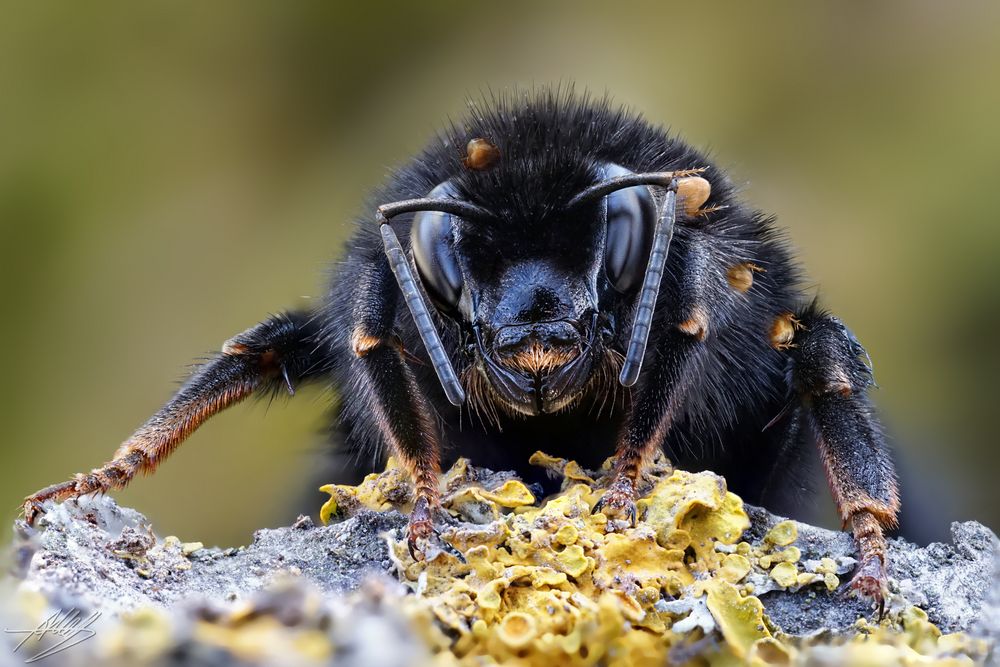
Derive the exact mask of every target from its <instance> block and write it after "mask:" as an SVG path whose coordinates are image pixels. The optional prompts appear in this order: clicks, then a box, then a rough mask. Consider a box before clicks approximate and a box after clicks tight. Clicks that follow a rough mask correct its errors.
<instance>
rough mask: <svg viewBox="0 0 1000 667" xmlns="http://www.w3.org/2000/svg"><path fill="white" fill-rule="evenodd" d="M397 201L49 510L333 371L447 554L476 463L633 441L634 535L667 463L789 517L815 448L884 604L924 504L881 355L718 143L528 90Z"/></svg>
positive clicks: (451, 146) (345, 408)
mask: <svg viewBox="0 0 1000 667" xmlns="http://www.w3.org/2000/svg"><path fill="white" fill-rule="evenodd" d="M373 201H374V204H375V208H374V215H372V216H366V217H363V218H362V219H359V220H357V221H356V225H355V230H354V233H353V235H352V237H351V238H350V241H349V242H348V244H347V248H346V256H345V257H344V258H343V260H342V261H340V262H338V263H337V264H336V265H335V266H334V270H333V278H332V281H331V283H330V287H329V290H328V292H327V293H326V296H325V297H324V298H323V299H322V300H321V301H320V302H318V303H317V304H316V305H315V307H314V308H312V309H310V310H304V311H290V312H285V313H282V314H279V315H275V316H272V317H269V318H268V319H266V320H264V321H263V322H261V323H260V324H257V325H256V326H254V327H251V328H250V329H248V330H246V331H244V332H243V333H240V334H238V335H236V336H235V337H233V338H232V339H230V340H229V341H227V342H226V343H225V344H224V346H223V348H222V350H221V352H220V353H218V354H217V355H215V356H214V358H212V359H211V360H209V361H208V362H207V363H205V364H203V365H201V366H200V367H199V368H198V369H197V370H196V371H195V372H194V373H193V375H192V376H191V377H190V379H189V380H188V381H187V382H186V383H185V384H184V385H183V386H182V387H181V388H180V389H179V390H178V392H177V393H176V395H175V396H174V397H173V398H172V399H171V400H170V401H169V402H168V403H167V404H166V405H165V406H164V407H163V408H162V409H160V410H159V411H158V412H157V413H156V414H155V415H153V416H152V417H151V418H150V419H149V420H148V421H147V422H146V423H145V424H143V425H142V426H141V427H140V428H139V429H138V430H137V431H136V432H135V433H134V434H133V435H132V436H131V437H129V438H128V439H127V440H126V441H125V442H124V443H123V444H122V445H121V446H120V447H119V448H118V450H117V451H116V452H115V454H114V456H113V457H112V458H111V460H110V461H108V462H107V463H105V464H104V465H102V466H100V467H98V468H95V469H93V470H92V471H91V472H89V473H81V474H77V475H76V476H74V477H73V478H71V479H70V480H69V481H65V482H62V483H59V484H55V485H53V486H50V487H47V488H45V489H42V490H40V491H38V492H37V493H35V494H33V495H31V496H29V497H28V498H27V499H26V500H25V503H24V513H25V517H26V519H27V520H28V521H29V522H31V521H33V520H34V519H35V517H36V516H37V515H38V513H39V512H41V511H44V506H43V503H45V502H46V501H49V500H63V499H66V498H71V497H75V496H80V495H83V494H88V493H95V492H106V491H109V490H112V489H119V488H122V487H124V486H125V485H126V484H127V483H128V482H129V481H130V480H131V479H132V478H133V477H135V476H136V475H137V474H138V473H148V472H151V471H152V470H154V469H155V468H156V466H157V465H159V463H160V462H161V461H162V460H163V459H164V458H165V457H166V456H168V455H169V454H170V453H171V452H172V451H173V450H174V449H176V447H177V446H178V445H179V444H180V443H181V442H182V441H183V440H184V439H185V438H186V437H187V436H188V435H190V434H191V433H192V432H193V431H194V430H195V429H196V428H198V426H199V425H200V424H201V423H202V422H204V421H205V420H206V419H208V418H209V417H211V416H212V415H214V414H215V413H217V412H219V411H221V410H223V409H224V408H226V407H228V406H230V405H233V404H234V403H237V402H239V401H242V400H244V399H246V398H248V397H250V396H253V395H255V394H256V395H262V394H263V395H266V394H273V393H275V392H283V391H287V392H288V393H289V394H294V392H295V389H296V388H297V387H298V386H300V385H301V384H303V383H307V382H320V383H324V384H325V385H327V386H328V387H330V388H331V389H332V390H334V391H336V392H337V394H338V395H339V396H340V399H341V401H340V403H341V404H340V407H339V413H338V415H337V424H338V429H339V430H340V431H341V433H342V435H343V440H344V443H345V444H346V446H348V447H350V448H354V449H362V450H367V451H371V452H374V453H376V454H380V453H382V452H384V451H386V450H388V451H389V452H392V453H393V454H394V455H395V456H396V457H397V458H398V459H399V460H400V461H401V462H402V463H403V464H404V465H405V466H406V468H407V469H408V470H409V473H410V475H411V477H412V480H413V485H414V494H415V495H414V498H415V503H414V509H413V512H412V515H411V517H410V522H409V530H408V539H409V543H410V546H411V551H415V552H416V551H420V550H421V549H422V548H423V545H424V544H426V540H430V539H438V538H436V537H435V536H436V533H435V530H434V526H435V522H436V521H439V518H438V516H437V514H438V511H439V509H440V497H439V494H440V491H439V484H438V481H439V475H440V471H441V468H442V465H444V464H447V463H448V462H449V461H450V460H453V459H454V458H456V457H458V456H468V457H470V458H471V459H472V461H473V462H474V463H476V464H477V465H481V466H489V467H492V468H495V469H515V470H519V471H520V472H521V473H522V474H523V475H525V477H526V478H528V479H529V480H531V479H532V476H536V477H537V476H538V475H539V473H538V472H537V471H532V470H526V469H525V468H526V462H527V460H528V457H529V454H530V453H531V452H533V451H535V450H536V449H544V450H546V451H549V452H551V453H554V454H560V455H565V456H570V457H572V458H575V459H577V460H578V461H581V462H582V463H584V464H590V465H593V464H594V463H596V462H599V461H600V460H601V459H603V458H605V457H606V456H608V455H609V454H610V453H612V452H613V453H614V476H613V479H614V481H613V483H612V484H611V485H610V486H609V488H608V489H607V491H606V493H605V494H604V496H603V497H602V499H601V500H600V502H599V503H598V506H597V507H595V508H594V509H595V511H602V512H604V513H605V514H606V515H608V516H609V517H610V518H612V519H617V520H632V521H634V520H635V513H636V505H635V500H636V493H637V485H638V483H639V480H640V477H641V473H642V471H643V467H644V465H646V462H647V461H648V460H649V459H650V457H651V455H652V454H653V453H654V452H655V451H656V450H657V449H659V448H662V449H663V450H665V451H666V453H667V454H668V456H669V457H670V458H671V459H672V460H674V461H676V462H678V463H680V464H681V465H690V466H701V467H711V468H712V469H713V470H716V471H717V472H719V473H720V474H723V475H725V476H726V478H727V481H728V483H729V485H730V487H731V488H732V489H733V490H734V491H736V492H737V493H740V494H741V495H743V496H744V497H745V498H747V499H748V500H752V501H756V502H760V503H762V504H764V505H767V506H769V507H771V508H772V509H775V508H777V509H780V508H781V505H782V503H783V502H786V503H787V496H788V494H786V493H785V491H786V490H787V489H788V488H789V487H790V486H794V484H790V483H789V479H790V476H791V475H792V474H793V471H794V468H795V466H794V461H795V460H796V458H797V454H798V453H799V452H801V451H802V448H803V447H809V446H813V447H816V448H818V450H819V454H820V458H821V460H822V462H823V464H824V468H825V472H826V476H827V479H828V481H829V485H830V488H831V490H832V494H833V499H834V501H835V502H836V505H837V508H838V510H839V513H840V516H841V518H842V519H843V521H844V525H845V527H846V526H848V525H849V526H850V527H851V530H852V531H853V534H854V537H855V539H856V541H857V547H858V552H859V565H858V568H857V572H856V574H855V576H854V578H853V580H852V582H851V584H850V585H851V587H852V588H853V589H855V590H857V591H859V592H860V593H862V594H864V595H868V596H871V597H872V598H874V599H875V600H876V601H879V602H881V601H882V600H883V597H884V589H885V583H886V568H887V564H886V543H885V537H884V530H885V529H887V528H891V527H893V526H894V525H895V523H896V517H897V513H898V510H899V495H898V491H897V483H896V475H895V472H894V468H893V463H892V460H891V455H890V452H889V450H888V447H887V444H886V442H885V439H884V437H883V434H882V431H881V428H880V425H879V423H878V421H877V419H876V417H875V415H874V410H873V406H872V403H871V402H870V399H869V397H868V396H867V390H868V389H869V387H870V386H871V385H872V384H873V382H874V380H873V377H872V372H871V367H870V360H869V359H868V355H867V353H866V352H865V350H864V348H863V347H862V346H861V344H860V343H859V342H858V340H857V338H855V336H854V335H853V334H852V333H851V332H850V330H849V329H848V328H847V327H846V326H845V325H844V324H843V323H842V322H841V321H839V320H838V319H837V318H835V317H833V316H832V315H830V314H828V313H827V312H825V311H824V310H822V309H821V308H820V307H819V306H818V305H817V303H816V302H815V301H814V300H811V299H810V298H808V296H807V295H806V294H805V293H804V290H803V288H802V285H801V283H802V280H801V273H800V271H799V269H798V267H797V265H796V263H795V261H794V258H793V256H792V254H791V252H790V250H789V248H788V246H787V244H786V242H785V241H784V240H783V236H782V233H781V231H780V230H779V229H778V228H777V227H776V226H775V224H774V221H773V220H772V219H771V218H770V217H768V216H766V215H764V214H762V213H760V212H758V211H756V210H754V209H752V208H751V207H749V206H748V205H747V204H746V203H744V202H743V201H741V200H740V199H739V198H738V197H737V193H736V190H735V188H734V186H733V184H732V183H731V182H730V180H729V179H728V178H727V176H726V175H725V174H724V173H723V172H722V171H721V170H720V169H719V168H718V167H717V166H715V165H714V164H712V162H711V161H710V160H709V159H708V158H707V157H706V156H705V155H704V154H703V153H701V152H699V151H697V150H695V149H693V148H691V147H690V146H688V145H687V144H685V143H684V142H683V141H681V140H680V139H678V138H676V137H674V136H671V135H669V134H668V133H667V132H665V131H664V130H663V129H661V128H659V127H657V126H655V125H653V124H651V123H649V122H647V121H646V120H644V119H643V118H641V117H640V116H639V115H637V114H635V113H632V112H631V111H629V110H626V109H621V108H616V107H614V106H612V105H611V104H610V103H609V102H607V101H598V102H595V101H591V100H588V99H581V98H575V97H573V96H571V95H565V94H560V93H558V92H552V91H543V92H541V93H537V94H524V95H522V94H513V95H510V96H507V97H502V98H499V99H490V100H487V101H485V102H484V103H482V104H474V105H472V106H471V107H470V111H469V113H468V116H467V117H466V118H465V119H464V120H462V121H461V122H459V123H456V124H454V125H452V126H450V127H448V128H447V129H446V130H444V131H443V132H442V133H441V134H440V135H439V136H438V137H436V138H435V139H434V140H433V141H431V142H430V145H429V146H428V147H427V148H426V149H425V150H424V151H423V152H422V153H420V154H419V155H417V156H416V157H414V158H413V159H412V160H410V161H409V162H408V163H407V164H405V165H403V166H402V167H400V168H399V169H397V170H395V171H394V172H393V173H392V174H391V176H390V177H389V179H388V181H387V182H386V183H385V184H384V185H383V186H382V188H381V189H379V190H378V191H377V192H376V193H375V196H374V200H373ZM538 481H539V483H544V480H538ZM783 499H784V500H783Z"/></svg>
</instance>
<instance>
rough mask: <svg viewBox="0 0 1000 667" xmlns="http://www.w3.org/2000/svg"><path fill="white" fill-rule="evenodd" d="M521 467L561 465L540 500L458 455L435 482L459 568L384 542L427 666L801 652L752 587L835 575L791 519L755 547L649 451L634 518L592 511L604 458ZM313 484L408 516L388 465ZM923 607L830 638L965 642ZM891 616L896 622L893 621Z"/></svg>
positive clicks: (405, 493) (921, 648)
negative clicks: (585, 465)
mask: <svg viewBox="0 0 1000 667" xmlns="http://www.w3.org/2000/svg"><path fill="white" fill-rule="evenodd" d="M531 462H532V463H533V464H536V465H539V466H542V467H545V468H547V469H549V470H550V471H552V472H554V473H558V474H559V475H561V476H562V478H563V485H562V491H561V492H560V493H558V494H556V495H554V496H552V497H550V498H547V499H545V500H544V501H541V500H540V499H536V498H535V497H534V496H533V495H532V493H531V491H530V490H529V489H528V488H527V487H526V486H525V485H524V484H523V483H521V482H520V481H518V480H517V479H515V478H512V477H511V476H510V475H493V474H490V473H488V472H483V471H477V470H475V469H473V468H472V467H471V466H470V465H469V463H468V462H467V461H466V460H460V461H459V462H458V463H457V464H456V465H455V466H454V467H453V468H452V469H451V470H450V471H449V472H448V473H447V474H446V475H445V476H444V478H443V480H442V494H443V504H444V507H445V509H446V510H447V511H448V512H449V513H450V514H451V515H452V516H453V517H455V518H456V519H457V521H456V522H455V524H454V525H453V526H444V525H442V526H441V528H442V535H443V538H444V539H445V540H446V541H447V542H448V543H450V544H451V545H453V546H454V547H456V548H457V549H458V550H459V551H461V552H462V554H464V557H465V562H462V561H461V560H460V559H459V558H457V557H456V556H454V555H452V554H450V553H448V552H447V551H445V550H441V549H438V548H436V547H434V546H433V545H431V546H429V547H428V549H427V551H426V559H424V560H421V561H414V560H413V559H412V558H411V557H410V555H409V552H408V550H407V547H406V544H405V541H398V540H396V539H393V538H387V539H388V542H389V551H390V555H391V557H392V559H393V561H394V562H395V563H396V567H397V571H398V573H399V576H400V579H401V580H402V581H403V582H404V583H406V584H408V585H409V587H410V588H411V589H412V590H413V592H414V595H413V596H412V597H410V596H408V597H407V598H406V599H405V601H404V603H403V604H404V607H405V609H406V610H407V612H406V613H407V614H408V616H409V617H410V618H411V619H412V620H413V622H414V623H415V625H416V627H417V628H418V629H419V632H420V634H421V636H424V637H428V638H429V640H428V643H429V647H430V648H431V649H432V650H433V651H435V652H436V654H437V658H436V661H437V662H438V663H440V664H470V665H473V664H475V665H482V664H496V663H503V664H515V665H525V666H527V665H544V666H545V667H551V666H552V665H594V664H609V663H612V664H622V665H646V664H649V665H662V664H665V663H666V661H668V660H669V661H670V662H672V663H674V662H676V663H684V662H689V661H691V660H695V662H696V663H698V664H704V663H710V664H727V665H728V664H739V663H744V662H745V663H748V664H760V665H763V664H791V663H792V662H795V661H796V660H799V659H800V658H803V657H804V656H805V654H806V653H808V651H809V650H810V648H809V647H805V646H802V645H799V642H797V641H796V640H794V639H793V638H790V637H788V636H787V635H783V634H781V633H780V630H779V629H778V628H776V627H774V626H773V624H771V623H770V622H769V621H768V620H767V619H766V617H765V615H764V608H763V605H762V604H761V602H760V600H759V599H757V598H756V597H755V596H754V595H753V594H752V593H753V588H754V587H753V585H752V584H750V583H749V581H748V578H750V577H752V576H755V581H757V582H762V581H770V584H769V585H770V586H771V587H772V588H792V589H797V588H799V587H802V586H809V585H814V584H815V585H817V586H820V587H824V586H825V587H827V588H829V589H831V590H832V589H833V588H836V587H837V586H838V585H839V583H840V581H839V579H838V577H837V575H836V573H835V572H836V564H835V563H834V562H833V561H832V560H831V559H823V560H822V561H821V562H820V565H819V566H818V567H813V568H812V571H805V569H804V568H802V567H801V566H800V564H799V562H798V561H799V558H800V552H799V549H798V548H797V547H795V546H793V545H792V543H793V542H794V541H795V540H796V539H797V531H796V525H795V523H794V522H791V521H786V522H782V523H779V524H777V525H776V526H774V527H773V528H772V530H771V531H770V532H769V533H768V534H767V536H766V537H765V539H764V541H763V543H762V545H760V546H753V545H750V544H749V543H747V542H740V538H741V536H742V534H743V532H744V531H745V530H746V529H747V528H748V527H749V525H750V522H749V519H748V517H747V515H746V513H745V512H744V510H743V502H742V501H741V500H740V498H738V497H737V496H736V495H734V494H732V493H729V492H728V491H727V490H726V485H725V481H724V480H723V479H722V478H721V477H718V476H717V475H714V474H712V473H709V472H702V473H688V472H683V471H680V470H672V469H671V468H670V466H669V464H668V463H667V462H666V461H665V460H663V459H660V458H658V459H657V460H656V461H655V462H654V464H653V465H652V466H651V469H650V471H649V473H648V474H647V475H646V477H645V478H644V480H643V489H644V495H643V496H642V498H641V499H640V500H639V501H638V503H637V506H638V511H639V521H638V523H637V525H636V526H635V527H631V526H628V525H626V524H623V523H619V522H614V521H609V519H608V518H607V517H606V516H604V515H603V514H592V513H591V512H592V509H593V507H594V505H595V503H596V502H597V501H598V500H599V499H600V497H601V495H602V493H603V487H605V486H606V483H607V477H608V475H607V473H608V471H609V464H608V463H606V464H605V466H604V467H603V468H602V470H601V471H598V472H596V473H592V472H589V471H585V470H583V469H582V468H580V466H579V465H577V464H576V463H574V462H572V461H565V460H562V459H556V458H553V457H549V456H547V455H544V454H542V453H540V452H539V453H536V454H535V455H534V456H533V457H532V459H531ZM323 490H324V491H326V492H327V493H329V494H330V496H331V497H330V500H328V501H327V503H326V504H325V505H324V506H323V508H322V510H321V517H322V518H323V520H324V521H327V520H329V518H330V517H331V516H340V517H343V516H350V515H351V514H353V513H354V512H355V511H357V510H358V509H359V508H370V509H375V510H386V509H389V508H391V507H395V508H398V509H400V510H402V511H408V510H409V507H410V503H411V502H412V496H411V494H410V491H409V485H408V483H407V481H406V478H405V474H404V473H403V471H402V470H401V469H400V468H398V467H397V466H396V464H395V462H393V461H390V463H389V466H388V468H387V469H386V471H385V472H383V473H381V474H378V475H369V476H368V477H367V478H366V479H365V480H364V481H363V482H362V483H361V484H360V485H359V486H357V487H349V486H339V485H328V486H324V487H323ZM911 609H912V608H911ZM920 613H922V612H919V610H913V611H906V612H904V613H903V615H902V616H903V617H905V618H896V619H891V618H890V619H887V620H886V621H885V622H884V623H883V625H885V626H886V627H885V628H873V627H870V626H869V627H867V628H865V629H863V630H862V629H860V626H859V632H858V638H859V641H862V640H863V642H862V643H857V642H848V643H846V644H845V645H844V646H840V647H837V648H836V651H838V652H839V654H838V655H840V656H842V659H841V658H838V660H837V662H838V664H853V663H858V664H860V663H867V662H870V661H871V660H872V659H878V660H881V659H882V658H884V657H885V655H891V656H893V657H894V659H898V660H899V661H901V664H909V663H910V662H919V663H920V664H925V663H928V662H933V661H934V659H935V658H936V657H937V656H939V655H941V656H943V655H944V654H946V653H948V654H950V655H951V656H952V657H953V658H954V656H955V655H956V649H955V646H956V645H963V644H962V642H963V641H966V640H965V639H964V638H963V637H962V636H956V635H952V636H948V637H944V638H942V637H941V636H940V632H937V629H936V628H934V626H933V625H931V624H930V623H928V622H927V621H926V616H923V617H922V620H921V617H920V616H919V614H920ZM907 614H909V616H907ZM914 614H916V615H914ZM897 616H899V615H898V614H897ZM893 623H895V624H896V626H898V628H899V629H900V630H901V631H902V632H893V631H891V630H889V629H888V628H889V627H890V626H891V625H892V624H893ZM442 630H443V632H442ZM935 633H936V634H935ZM824 650H833V649H832V648H831V647H825V649H824ZM695 657H696V659H695ZM956 664H961V663H956Z"/></svg>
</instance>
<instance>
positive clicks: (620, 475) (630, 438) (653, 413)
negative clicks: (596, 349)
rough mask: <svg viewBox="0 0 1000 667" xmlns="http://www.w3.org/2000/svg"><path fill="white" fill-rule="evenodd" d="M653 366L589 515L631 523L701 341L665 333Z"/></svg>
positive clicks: (693, 371) (693, 370)
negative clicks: (640, 488)
mask: <svg viewBox="0 0 1000 667" xmlns="http://www.w3.org/2000/svg"><path fill="white" fill-rule="evenodd" d="M658 347H659V349H658V355H657V356H658V358H657V364H656V366H651V367H650V368H648V369H647V370H646V372H645V373H644V375H643V376H640V379H639V383H638V384H637V385H636V387H635V388H634V389H633V392H632V403H631V406H630V407H629V412H628V414H627V416H626V418H625V424H624V426H623V428H622V432H621V434H620V435H619V438H618V446H617V449H616V450H615V463H614V473H613V477H612V481H611V485H610V486H609V487H608V490H607V491H606V492H605V494H604V496H602V497H601V500H600V501H599V502H598V503H597V505H595V507H594V512H603V513H604V514H605V515H607V516H608V518H614V519H619V520H623V519H628V520H629V521H630V522H631V523H633V524H634V523H635V519H636V509H635V500H636V493H637V490H638V488H637V487H638V484H639V478H640V475H641V474H642V471H643V470H644V469H645V467H646V466H647V465H648V463H649V461H650V460H651V459H652V457H653V454H654V453H655V452H656V449H657V448H658V447H660V446H662V444H663V441H664V438H665V437H666V434H667V432H668V431H669V430H670V427H671V425H672V424H673V422H674V419H675V418H676V416H677V414H678V411H679V409H680V407H681V405H682V404H683V401H684V398H685V396H686V395H687V393H688V390H689V388H690V386H691V384H692V381H693V380H694V379H695V378H696V374H697V370H698V368H699V364H698V363H697V358H698V354H699V352H700V350H702V349H703V344H702V339H701V338H700V337H697V336H693V335H690V334H687V333H685V332H683V331H670V332H666V333H665V334H664V335H663V338H662V339H661V341H660V343H659V345H658Z"/></svg>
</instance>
